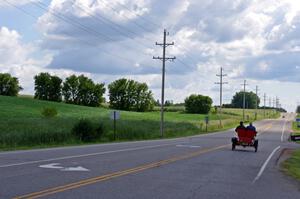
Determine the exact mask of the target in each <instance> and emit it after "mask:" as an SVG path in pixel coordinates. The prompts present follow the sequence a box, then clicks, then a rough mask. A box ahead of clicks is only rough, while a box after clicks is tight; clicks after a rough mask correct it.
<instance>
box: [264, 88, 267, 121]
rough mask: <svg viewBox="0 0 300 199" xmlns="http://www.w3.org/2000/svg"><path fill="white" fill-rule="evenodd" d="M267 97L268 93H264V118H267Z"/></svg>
mask: <svg viewBox="0 0 300 199" xmlns="http://www.w3.org/2000/svg"><path fill="white" fill-rule="evenodd" d="M266 99H267V95H266V93H264V118H266Z"/></svg>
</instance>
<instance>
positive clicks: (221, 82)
mask: <svg viewBox="0 0 300 199" xmlns="http://www.w3.org/2000/svg"><path fill="white" fill-rule="evenodd" d="M223 71H224V70H223V68H222V67H221V69H220V74H217V77H220V81H219V82H216V83H215V84H219V85H220V108H219V115H220V116H219V117H220V127H221V126H222V118H221V117H222V107H223V103H222V94H223V85H224V84H228V82H223V78H224V77H225V76H227V74H224V73H223Z"/></svg>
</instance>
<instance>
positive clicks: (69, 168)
mask: <svg viewBox="0 0 300 199" xmlns="http://www.w3.org/2000/svg"><path fill="white" fill-rule="evenodd" d="M61 171H90V170H89V169H86V168H84V167H81V166H78V167H67V168H64V169H61Z"/></svg>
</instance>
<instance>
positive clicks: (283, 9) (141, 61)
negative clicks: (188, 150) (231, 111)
mask: <svg viewBox="0 0 300 199" xmlns="http://www.w3.org/2000/svg"><path fill="white" fill-rule="evenodd" d="M14 2H15V3H20V4H25V3H26V2H28V1H25V0H24V1H14ZM0 6H1V3H0ZM40 6H42V7H44V9H46V10H47V11H46V12H45V13H44V14H43V15H42V16H41V17H40V18H39V19H38V21H37V24H36V27H37V28H38V29H39V31H40V32H41V34H42V35H43V37H42V38H41V43H40V46H39V47H40V49H46V50H49V51H50V52H52V55H51V56H48V58H47V60H48V63H47V64H44V65H46V69H47V70H50V71H57V70H64V71H76V72H78V73H81V72H84V73H86V74H90V75H92V76H93V77H94V78H96V79H101V78H103V79H104V81H107V82H109V81H110V80H113V79H114V78H116V77H122V76H125V77H132V78H135V79H137V80H143V81H146V82H147V83H149V84H150V85H151V88H153V89H154V90H155V93H156V95H159V87H160V73H161V63H160V62H159V61H157V60H152V56H161V53H162V49H161V47H159V46H155V42H156V41H157V42H159V43H161V42H162V31H163V29H164V28H166V29H167V30H168V31H169V32H170V35H169V36H168V41H169V42H173V41H174V42H175V45H174V46H169V47H168V49H167V55H168V56H176V57H177V60H176V61H175V62H174V63H168V64H167V68H166V69H167V82H166V83H167V84H166V86H167V87H168V91H170V93H171V94H170V95H172V96H173V98H176V99H180V100H182V99H183V97H180V96H179V95H180V94H178V93H182V92H184V93H182V94H181V95H182V96H184V95H186V94H188V93H193V92H198V91H199V92H204V93H208V94H210V95H212V96H213V97H214V99H216V100H217V98H218V96H217V94H215V93H216V90H217V87H213V85H214V82H215V81H216V76H215V73H217V72H218V71H219V67H221V66H223V67H224V68H225V69H226V71H227V73H228V78H229V79H230V81H231V82H232V84H237V85H239V84H240V81H241V79H244V78H245V79H252V81H255V80H271V81H279V80H280V81H286V82H297V81H299V77H298V76H297V74H298V71H299V68H300V56H298V55H299V51H300V47H299V45H300V39H299V36H298V35H299V33H300V29H299V27H300V3H299V2H298V1H295V0H280V1H278V0H164V1H161V0H115V1H109V0H52V1H51V3H50V5H41V4H40ZM6 31H8V30H6ZM4 32H5V31H4V30H2V31H1V34H4ZM8 32H9V34H10V35H11V37H10V38H15V39H14V41H17V42H19V41H20V38H21V37H20V35H19V34H18V33H16V32H14V33H13V32H12V31H8ZM4 40H6V39H4ZM0 42H1V38H0ZM4 43H5V45H13V44H14V42H7V41H6V42H4ZM19 44H20V45H19V49H18V48H16V49H17V50H16V51H19V52H18V53H17V54H18V56H20V59H19V60H23V61H21V62H23V63H24V62H26V61H27V60H28V54H27V52H23V51H22V50H24V49H27V51H30V50H31V47H30V45H29V46H27V45H28V44H21V43H19ZM15 46H16V45H15ZM17 46H18V45H17ZM11 49H12V48H11ZM33 51H34V49H33ZM13 53H15V52H13V51H11V52H7V54H8V55H5V56H4V55H3V57H9V56H12V57H14V56H16V55H14V54H13ZM22 57H23V58H22ZM0 59H1V55H0ZM7 60H8V59H7ZM7 60H6V61H7ZM11 60H14V59H11ZM12 62H13V61H12ZM200 79H201V80H200ZM198 85H203V86H201V87H200V89H199V88H198ZM211 87H213V89H212V90H210V89H207V88H211ZM225 88H226V89H227V91H228V93H229V94H228V96H229V95H231V94H232V91H233V90H239V89H240V86H231V85H228V86H226V87H225ZM230 91H231V92H230ZM225 95H226V93H225ZM228 98H229V97H228Z"/></svg>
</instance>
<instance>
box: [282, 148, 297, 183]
mask: <svg viewBox="0 0 300 199" xmlns="http://www.w3.org/2000/svg"><path fill="white" fill-rule="evenodd" d="M283 168H284V171H285V172H286V173H288V174H289V175H290V176H292V177H294V178H296V179H298V180H300V150H297V151H295V152H294V153H293V154H292V156H291V158H289V159H288V160H287V161H285V162H284V163H283Z"/></svg>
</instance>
